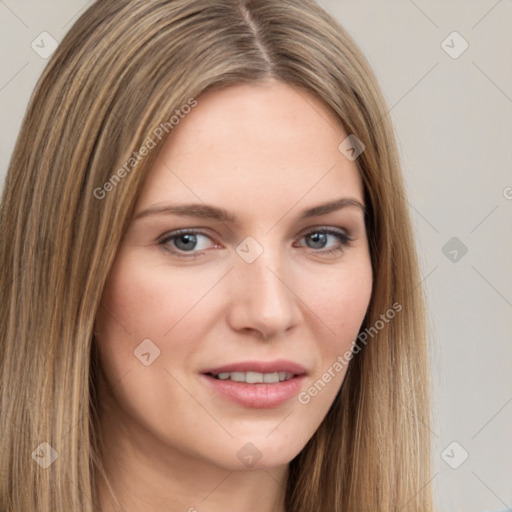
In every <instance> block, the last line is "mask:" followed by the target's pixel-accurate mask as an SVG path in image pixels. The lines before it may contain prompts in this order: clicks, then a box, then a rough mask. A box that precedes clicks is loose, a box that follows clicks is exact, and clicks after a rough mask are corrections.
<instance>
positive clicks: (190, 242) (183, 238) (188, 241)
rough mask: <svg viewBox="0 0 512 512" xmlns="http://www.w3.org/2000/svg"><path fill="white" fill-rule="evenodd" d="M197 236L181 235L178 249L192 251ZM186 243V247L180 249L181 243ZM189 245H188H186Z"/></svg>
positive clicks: (177, 241) (178, 240)
mask: <svg viewBox="0 0 512 512" xmlns="http://www.w3.org/2000/svg"><path fill="white" fill-rule="evenodd" d="M195 238H196V235H181V236H180V237H179V238H178V239H177V240H176V245H177V246H178V249H184V250H186V249H190V248H191V247H193V246H194V245H195V243H196V240H195ZM182 241H184V242H185V246H183V247H179V243H180V242H182ZM186 244H188V245H186Z"/></svg>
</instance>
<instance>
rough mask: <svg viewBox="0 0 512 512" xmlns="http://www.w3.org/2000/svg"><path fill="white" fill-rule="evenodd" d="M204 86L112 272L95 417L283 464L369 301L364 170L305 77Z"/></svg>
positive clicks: (306, 434) (212, 459)
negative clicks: (291, 81) (99, 410)
mask: <svg viewBox="0 0 512 512" xmlns="http://www.w3.org/2000/svg"><path fill="white" fill-rule="evenodd" d="M197 101H198V103H197V106H195V107H194V108H193V109H191V112H190V113H189V114H188V115H187V116H184V118H182V119H181V120H180V122H179V124H178V125H177V126H175V127H174V128H173V130H172V134H171V137H170V138H169V139H168V140H167V142H166V143H165V145H163V147H162V148H161V151H160V153H159V155H158V160H157V162H156V164H155V165H154V167H153V168H152V170H151V172H150V174H149V175H148V177H147V180H146V182H145V184H144V187H143V191H142V193H141V196H140V198H139V201H138V203H137V205H136V208H135V214H134V217H133V219H132V221H131V224H130V226H129V229H128V231H127V233H126V236H125V238H124V239H123V241H122V244H121V246H120V248H119V253H118V255H117V258H116V260H115V262H114V265H113V268H112V271H111V273H110V275H109V279H108V281H107V283H106V287H105V290H104V294H103V298H102V307H101V308H100V311H99V314H98V317H97V319H96V329H95V333H96V339H97V344H98V348H99V351H100V358H101V364H102V368H103V372H104V375H105V378H106V381H107V382H108V384H109V386H106V387H105V389H104V390H103V396H102V398H101V400H102V405H103V407H104V408H105V410H107V411H108V412H107V413H106V414H105V415H104V419H103V422H108V423H109V424H110V425H111V426H113V425H117V426H122V429H123V432H124V433H125V434H126V435H127V436H128V435H129V436H130V439H133V440H134V441H133V442H134V444H137V446H139V447H140V446H144V447H145V450H149V451H150V452H151V454H152V457H155V458H160V459H162V458H166V459H167V460H172V457H173V456H175V455H177V454H181V455H182V456H186V457H193V458H194V459H195V460H199V461H203V462H208V463H210V464H215V465H216V466H221V467H224V468H228V469H246V468H248V467H255V468H256V467H257V468H262V467H273V466H278V465H283V464H286V463H288V462H289V461H290V460H291V459H292V458H293V457H295V456H296V455H297V454H298V453H299V451H300V450H301V449H302V448H303V447H304V445H305V444H306V442H307V441H308V440H309V439H310V438H311V437H312V436H313V434H314V432H315V430H316V429H317V428H318V426H319V425H320V423H321V422H322V420H323V419H324V417H325V415H326V414H327V412H328V409H329V407H330V405H331V404H332V402H333V400H334V398H335V396H336V394H337V392H338V391H339V389H340V386H341V383H342V381H343V378H344V375H345V372H346V369H347V364H346V361H347V358H346V356H344V354H345V353H346V352H347V351H350V350H351V348H352V345H353V342H354V340H355V338H356V336H357V334H358V332H359V328H360V326H361V323H362V321H363V318H364V316H365V313H366V310H367V307H368V304H369V300H370V295H371V289H372V269H371V262H370V254H369V247H368V242H367V234H366V231H365V223H364V215H363V210H362V209H361V208H360V207H359V206H357V203H356V202H359V203H360V204H361V205H364V194H363V186H362V182H361V179H360V176H359V173H358V170H357V167H356V163H355V162H354V161H350V160H349V159H347V158H346V157H345V156H344V154H342V153H341V152H340V150H339V149H338V146H339V145H340V143H341V142H342V141H343V140H344V139H345V138H346V137H347V135H348V134H347V133H345V132H344V131H343V129H342V128H341V127H340V126H339V125H338V124H337V122H336V119H335V118H334V117H333V115H332V114H331V113H330V112H329V110H328V109H326V107H325V106H324V105H323V104H322V103H320V102H319V101H318V100H317V99H316V98H315V97H314V96H313V95H311V94H310V93H308V92H305V91H303V90H299V89H296V88H292V87H290V86H287V85H284V84H282V83H280V82H276V81H267V82H265V83H263V84H262V85H236V86H231V87H229V88H226V89H224V90H221V91H212V92H208V93H206V94H204V95H202V96H200V97H199V98H197ZM155 151H156V149H155ZM342 199H347V200H350V201H349V202H345V203H343V202H340V200H342ZM336 204H337V206H338V207H336ZM328 205H331V206H328ZM332 205H335V206H334V207H332ZM347 239H350V242H349V244H347V243H346V242H347ZM354 357H357V356H354ZM340 361H342V362H340ZM283 379H284V380H283ZM243 381H247V382H243ZM261 381H263V382H261ZM104 424H105V423H104ZM146 454H147V451H146ZM155 460H156V459H155Z"/></svg>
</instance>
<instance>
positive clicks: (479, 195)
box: [0, 0, 512, 512]
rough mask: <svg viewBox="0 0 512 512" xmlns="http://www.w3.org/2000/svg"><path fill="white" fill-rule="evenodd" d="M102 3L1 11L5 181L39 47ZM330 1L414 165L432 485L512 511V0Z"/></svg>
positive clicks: (9, 1) (452, 503)
mask: <svg viewBox="0 0 512 512" xmlns="http://www.w3.org/2000/svg"><path fill="white" fill-rule="evenodd" d="M90 4H91V2H85V1H83V0H59V1H57V0H52V1H49V0H45V1H36V0H32V1H30V0H0V43H1V48H2V53H1V61H0V64H1V65H0V108H1V115H2V122H1V127H0V135H1V136H0V174H1V176H0V180H1V182H2V183H3V180H4V177H5V172H6V170H7V165H8V161H9V158H10V155H11V152H12V149H13V147H14V142H15V139H16V136H17V132H18V130H19V127H20V125H21V121H22V117H23V115H24V112H25V108H26V106H27V103H28V100H29V97H30V94H31V92H32V89H33V87H34V85H35V83H36V80H37V79H38V77H39V75H40V74H41V72H42V70H43V68H44V66H45V64H46V62H47V61H46V60H44V59H43V58H41V57H40V56H39V55H38V54H36V53H35V51H34V50H32V48H31V43H32V41H33V40H35V39H36V38H37V37H38V36H39V34H41V33H42V32H43V31H46V32H49V33H50V34H51V35H52V36H53V37H54V38H55V39H56V40H57V41H60V40H61V39H62V37H63V36H64V34H65V33H66V32H67V31H68V30H69V29H70V28H71V26H72V24H73V22H74V21H75V20H76V18H77V16H78V15H79V14H80V13H81V12H82V11H83V10H84V9H85V8H86V7H88V6H89V5H90ZM321 4H322V5H323V6H324V7H325V8H326V9H327V10H328V11H330V12H331V13H332V14H334V15H335V16H336V17H337V18H338V19H339V21H340V22H341V23H342V25H343V26H344V27H345V28H346V29H347V30H348V31H349V33H350V34H351V35H352V37H353V38H354V39H355V40H356V42H357V43H358V44H359V46H360V47H361V49H362V50H363V52H364V53H365V55H366V56H367V58H368V60H369V61H370V63H371V65H372V66H373V69H374V71H375V73H376V74H377V78H378V79H379V81H380V84H381V87H382V89H383V91H384V95H385V97H386V100H387V102H388V105H389V108H390V116H391V118H392V120H393V122H394V124H395V128H396V132H397V137H398V142H399V148H400V152H401V157H402V161H403V164H404V173H405V178H406V182H407V188H408V193H409V203H410V211H411V215H412V218H413V222H414V226H415V229H416V233H417V244H418V250H419V254H420V260H421V269H422V275H423V284H424V286H425V290H426V295H427V300H428V315H429V327H430V343H431V353H432V364H433V366H434V375H433V385H434V404H433V413H434V419H435V423H434V426H433V429H432V438H433V443H434V450H433V460H434V477H433V479H432V481H431V482H430V483H427V482H425V484H426V485H432V486H433V487H434V490H435V495H436V501H437V505H438V508H439V510H440V511H464V512H483V511H486V510H494V509H504V508H506V507H510V508H511V509H512V428H511V427H512V376H511V374H512V371H511V369H512V364H511V363H512V344H511V336H510V332H511V329H512V272H511V270H510V266H511V263H512V229H511V228H512V223H511V218H512V215H511V214H512V172H511V170H512V51H511V50H512V30H511V29H512V0H499V1H496V0H481V1H462V0H459V1H446V0H430V1H427V0H414V1H413V0H397V1H393V2H392V1H391V0H388V1H384V0H381V1H369V0H365V1H361V0H359V1H356V0H322V1H321ZM453 31H457V32H458V33H459V34H460V36H462V38H464V40H465V41H467V43H468V44H469V47H468V49H467V50H466V51H465V52H464V53H462V54H461V55H460V56H458V57H457V58H452V57H451V56H450V55H448V53H447V52H446V51H445V50H444V49H443V46H444V47H445V48H446V49H447V50H449V51H450V52H451V53H452V54H453V55H455V54H456V53H458V52H459V51H460V49H462V48H463V46H462V44H464V43H463V41H462V40H461V39H457V37H458V36H455V38H454V37H453V36H451V37H449V38H448V39H446V38H447V36H449V34H451V33H452V32H453ZM445 40H446V42H445V43H444V44H443V41H445ZM442 44H443V46H442ZM452 237H457V239H458V241H456V243H457V244H459V247H457V246H453V247H452V246H448V247H447V248H446V249H445V250H444V252H443V247H444V246H445V244H447V242H448V241H449V240H450V239H452ZM461 244H464V245H465V246H466V247H467V253H466V254H464V255H462V252H461V250H460V247H462V245H461ZM453 250H455V251H457V253H454V252H453ZM450 251H452V252H451V254H450ZM445 253H446V254H447V255H445ZM461 256H462V257H461ZM450 258H451V259H450ZM452 259H455V260H456V261H452ZM454 441H455V442H456V443H458V444H456V445H451V443H452V442H454ZM447 447H448V450H446V451H445V449H446V448H447ZM463 450H465V451H466V452H467V453H468V454H469V457H468V458H467V460H466V461H465V462H464V463H462V464H461V465H460V466H459V467H458V468H457V469H453V468H452V467H451V466H450V465H449V463H450V464H451V465H452V466H457V465H458V463H460V461H461V457H463V455H464V451H463ZM443 453H444V458H443Z"/></svg>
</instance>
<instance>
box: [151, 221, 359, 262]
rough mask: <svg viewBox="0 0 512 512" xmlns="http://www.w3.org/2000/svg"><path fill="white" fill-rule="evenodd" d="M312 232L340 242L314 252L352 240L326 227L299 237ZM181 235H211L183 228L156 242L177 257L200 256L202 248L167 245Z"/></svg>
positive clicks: (337, 250)
mask: <svg viewBox="0 0 512 512" xmlns="http://www.w3.org/2000/svg"><path fill="white" fill-rule="evenodd" d="M313 234H324V235H332V236H335V237H337V238H338V240H339V241H340V242H341V245H340V246H338V247H335V248H334V249H326V250H321V249H320V250H318V251H316V250H315V249H312V250H313V251H314V252H316V253H320V254H326V255H330V254H337V253H341V252H343V251H344V250H345V249H346V247H349V246H351V245H352V242H353V239H352V238H350V237H349V236H348V235H346V234H345V233H342V232H341V231H337V230H334V229H327V228H321V229H315V230H312V231H308V232H307V233H305V234H304V235H302V236H301V239H302V238H306V237H308V236H311V235H313ZM183 235H201V236H205V237H207V238H210V240H211V237H210V236H209V235H207V234H206V233H203V232H201V231H197V230H195V229H183V230H180V231H176V232H174V233H172V234H169V235H166V236H164V238H162V239H160V241H159V242H158V243H159V245H161V246H163V248H164V250H166V251H168V252H170V253H172V254H173V255H176V256H178V257H179V258H197V257H200V256H202V255H203V254H204V252H205V251H204V250H203V251H190V252H189V251H181V250H180V249H176V248H174V249H171V248H169V246H168V245H167V244H168V243H169V242H170V241H172V240H175V239H177V238H179V237H180V236H183ZM206 250H207V249H206ZM187 253H188V254H187Z"/></svg>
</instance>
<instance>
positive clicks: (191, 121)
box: [139, 81, 363, 210]
mask: <svg viewBox="0 0 512 512" xmlns="http://www.w3.org/2000/svg"><path fill="white" fill-rule="evenodd" d="M197 102H198V103H197V106H196V107H195V108H194V109H193V110H192V111H191V112H190V113H189V114H187V115H186V116H184V117H183V118H182V119H181V120H180V122H179V124H178V125H176V126H175V127H174V128H173V131H172V132H171V136H170V137H169V138H168V139H167V140H166V142H165V143H164V145H163V147H162V148H160V152H159V155H158V158H157V160H156V162H155V165H154V167H153V168H152V169H151V171H150V172H149V174H148V177H147V179H146V183H145V185H144V188H143V191H142V194H141V196H140V200H139V204H141V207H147V206H148V205H149V204H150V203H151V204H156V203H159V202H164V201H168V200H173V201H190V200H194V202H197V200H198V199H199V200H204V201H206V202H216V203H219V202H221V203H223V204H228V203H229V204H233V206H234V207H240V208H242V207H251V206H252V207H256V208H257V207H258V206H261V207H263V206H264V205H265V206H266V207H267V208H268V207H269V206H270V204H274V205H275V206H278V205H280V207H281V210H282V208H283V207H285V206H291V205H292V204H293V203H297V202H298V201H301V198H305V196H309V197H308V201H309V202H311V201H313V202H314V201H315V200H317V199H320V200H325V199H326V198H327V199H329V198H331V197H332V198H337V197H340V195H348V196H351V197H355V198H358V199H360V200H361V202H363V189H362V183H361V179H360V176H359V172H358V169H357V166H356V164H355V162H353V161H350V160H348V159H347V158H346V157H345V156H344V155H343V154H342V153H341V152H340V151H339V149H338V147H339V145H340V143H341V142H342V140H344V139H345V138H346V137H347V133H346V132H345V131H344V129H343V128H342V127H341V125H340V123H339V121H338V120H337V119H336V117H335V115H334V114H333V113H332V112H331V111H330V110H329V109H328V108H327V107H326V106H325V105H324V104H323V103H322V102H321V101H320V100H319V99H318V98H316V97H315V96H314V95H313V94H312V93H310V92H307V91H305V90H303V89H299V88H296V87H292V86H290V85H286V84H283V83H281V82H276V81H268V82H265V83H262V84H250V85H249V84H241V85H234V86H230V87H228V88H224V89H221V90H216V91H209V92H207V93H205V94H203V95H201V96H199V97H198V98H197ZM307 204H308V203H307V202H306V203H303V206H307Z"/></svg>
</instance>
